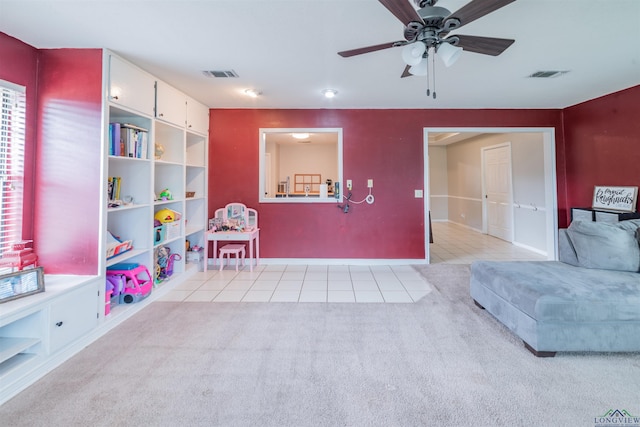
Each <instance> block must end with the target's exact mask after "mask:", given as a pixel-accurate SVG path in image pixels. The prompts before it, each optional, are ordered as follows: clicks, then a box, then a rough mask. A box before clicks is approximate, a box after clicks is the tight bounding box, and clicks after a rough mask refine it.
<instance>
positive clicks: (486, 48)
mask: <svg viewBox="0 0 640 427" xmlns="http://www.w3.org/2000/svg"><path fill="white" fill-rule="evenodd" d="M455 38H457V39H458V42H457V43H455V45H456V46H458V47H461V48H462V49H464V50H466V51H469V52H475V53H482V54H484V55H492V56H498V55H500V54H501V53H502V52H504V51H505V50H506V49H507V48H508V47H509V46H511V45H512V44H513V42H515V40H512V39H498V38H495V37H478V36H465V35H462V34H456V35H455V36H450V37H447V39H446V40H448V39H455Z"/></svg>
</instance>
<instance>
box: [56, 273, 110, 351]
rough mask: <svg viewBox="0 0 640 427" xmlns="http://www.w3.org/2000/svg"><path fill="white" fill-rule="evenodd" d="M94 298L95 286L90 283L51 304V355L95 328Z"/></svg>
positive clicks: (96, 322)
mask: <svg viewBox="0 0 640 427" xmlns="http://www.w3.org/2000/svg"><path fill="white" fill-rule="evenodd" d="M96 298H97V288H96V285H95V284H94V283H90V284H87V285H85V286H83V287H82V288H80V289H77V290H75V291H73V292H70V293H69V294H68V295H65V296H62V297H60V298H59V299H57V300H56V301H54V302H52V303H51V311H50V313H49V322H50V324H49V328H50V329H49V333H50V335H49V337H50V343H49V344H50V347H49V350H50V352H51V353H55V352H56V351H58V350H59V349H61V348H63V347H64V346H66V345H67V344H70V343H71V342H73V341H74V340H76V339H78V338H80V337H81V336H82V335H84V334H85V333H87V332H89V331H90V330H91V329H93V328H95V327H96V326H97V324H98V317H97V310H98V309H97V305H96Z"/></svg>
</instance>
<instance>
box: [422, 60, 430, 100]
mask: <svg viewBox="0 0 640 427" xmlns="http://www.w3.org/2000/svg"><path fill="white" fill-rule="evenodd" d="M424 60H425V61H426V62H427V96H430V95H431V89H430V88H429V55H428V54H427V55H426V56H425V58H424Z"/></svg>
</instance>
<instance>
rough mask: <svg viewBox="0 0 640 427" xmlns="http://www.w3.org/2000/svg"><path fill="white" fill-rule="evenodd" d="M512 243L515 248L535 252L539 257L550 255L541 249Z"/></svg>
mask: <svg viewBox="0 0 640 427" xmlns="http://www.w3.org/2000/svg"><path fill="white" fill-rule="evenodd" d="M511 243H512V244H513V246H517V247H519V248H522V249H526V250H528V251H531V252H535V253H537V254H539V255H542V256H547V255H548V254H547V251H543V250H541V249H537V248H534V247H533V246H529V245H525V244H522V243H518V242H511Z"/></svg>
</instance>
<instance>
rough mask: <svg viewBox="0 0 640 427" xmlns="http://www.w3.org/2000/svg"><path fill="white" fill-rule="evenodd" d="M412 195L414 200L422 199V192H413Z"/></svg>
mask: <svg viewBox="0 0 640 427" xmlns="http://www.w3.org/2000/svg"><path fill="white" fill-rule="evenodd" d="M413 195H414V197H415V198H416V199H422V190H413Z"/></svg>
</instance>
